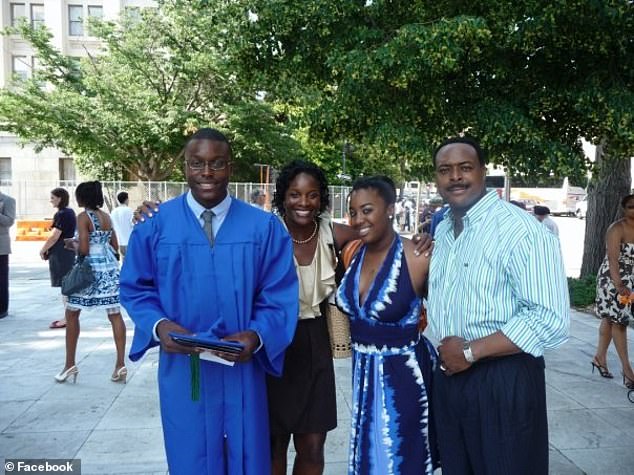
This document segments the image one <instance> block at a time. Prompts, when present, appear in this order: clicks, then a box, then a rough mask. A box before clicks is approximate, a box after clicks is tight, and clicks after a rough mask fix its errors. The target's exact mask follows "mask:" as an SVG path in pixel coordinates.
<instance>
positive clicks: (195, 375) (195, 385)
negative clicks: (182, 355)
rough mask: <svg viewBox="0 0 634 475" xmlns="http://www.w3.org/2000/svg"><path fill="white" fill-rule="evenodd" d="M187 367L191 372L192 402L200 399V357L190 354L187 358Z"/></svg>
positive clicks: (196, 354)
mask: <svg viewBox="0 0 634 475" xmlns="http://www.w3.org/2000/svg"><path fill="white" fill-rule="evenodd" d="M189 366H190V368H191V371H192V401H198V400H199V399H200V355H199V354H198V353H192V354H191V355H190V357H189Z"/></svg>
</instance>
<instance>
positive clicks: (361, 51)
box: [232, 0, 634, 181]
mask: <svg viewBox="0 0 634 475" xmlns="http://www.w3.org/2000/svg"><path fill="white" fill-rule="evenodd" d="M232 4H233V5H234V6H237V5H240V6H241V8H242V9H243V11H244V12H249V13H250V14H251V15H252V16H255V17H257V19H256V20H253V21H250V22H243V23H240V24H235V25H234V26H236V27H237V28H239V29H240V33H239V34H237V35H236V36H239V37H240V38H241V39H242V41H241V43H240V44H239V45H238V46H237V48H235V49H233V50H232V54H233V55H234V56H233V60H234V61H235V62H236V64H238V65H239V66H240V68H241V70H242V71H243V72H242V73H241V75H242V76H243V77H249V78H250V79H251V80H253V81H257V82H259V83H260V84H261V86H260V87H261V88H262V89H264V90H267V91H269V92H270V93H272V94H274V95H275V96H276V98H277V99H278V100H281V101H284V100H287V101H292V102H293V103H295V104H303V105H305V107H306V108H307V109H308V111H307V115H306V119H307V126H308V128H309V130H310V135H311V136H315V137H320V138H321V139H322V140H323V141H324V142H326V143H333V142H337V141H338V142H342V141H343V140H349V141H352V142H353V143H354V144H355V146H356V147H357V149H358V150H362V151H363V152H364V155H363V156H360V157H359V160H360V162H361V163H362V167H361V168H363V169H367V170H371V169H374V168H376V167H375V165H374V164H379V163H382V165H381V166H382V167H383V168H384V170H385V171H388V172H390V173H391V172H393V171H395V172H396V173H397V176H396V177H395V178H397V179H398V178H406V177H418V178H421V177H423V178H430V177H431V170H430V163H429V162H430V152H431V150H432V149H433V147H434V145H435V144H437V143H438V142H440V141H441V140H442V139H443V138H445V137H447V136H449V135H456V134H459V133H463V132H466V133H468V134H470V135H473V136H475V137H476V138H478V139H479V140H480V142H481V143H482V144H483V145H484V147H485V148H486V149H488V150H489V152H490V158H491V159H492V161H493V162H495V163H498V164H502V165H504V166H506V167H507V168H508V169H509V171H510V172H511V174H514V175H515V174H519V175H524V176H532V177H541V178H548V177H550V176H551V175H553V174H554V175H555V177H557V178H559V179H563V177H565V176H571V177H576V176H578V175H583V171H584V170H585V169H586V168H587V167H588V166H589V163H587V162H586V160H585V158H584V157H583V153H582V149H581V144H580V142H579V138H580V137H586V138H587V139H589V140H591V141H593V142H595V143H597V142H598V141H599V140H601V139H604V140H607V141H608V142H610V143H614V147H617V148H618V149H619V151H620V153H621V154H623V155H625V154H628V153H629V154H631V153H632V152H634V135H633V134H634V123H633V112H632V111H633V110H634V108H633V106H634V92H633V91H634V73H633V71H634V64H633V62H634V60H633V58H634V42H632V38H633V37H634V9H633V8H632V5H631V2H628V1H622V0H607V1H604V2H587V1H582V0H577V1H564V0H556V1H552V0H532V1H517V2H507V1H501V0H492V1H488V2H471V1H466V0H462V1H461V0H451V1H439V2H416V1H415V2H411V1H410V2H402V1H386V0H373V1H371V2H366V1H357V2H338V1H335V0H321V1H314V2H297V1H293V0H275V1H271V0H249V1H246V0H243V1H239V0H237V1H236V2H232ZM316 98H317V99H316ZM580 171H581V173H580ZM575 181H577V180H575Z"/></svg>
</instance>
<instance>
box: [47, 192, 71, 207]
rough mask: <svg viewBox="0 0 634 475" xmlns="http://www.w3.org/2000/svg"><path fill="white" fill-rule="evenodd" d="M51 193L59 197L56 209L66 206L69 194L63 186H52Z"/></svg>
mask: <svg viewBox="0 0 634 475" xmlns="http://www.w3.org/2000/svg"><path fill="white" fill-rule="evenodd" d="M51 195H53V196H56V197H57V198H59V204H58V205H57V209H64V208H68V203H69V202H70V196H69V195H68V191H66V190H65V189H64V188H53V189H52V190H51Z"/></svg>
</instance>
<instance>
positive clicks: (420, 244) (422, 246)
mask: <svg viewBox="0 0 634 475" xmlns="http://www.w3.org/2000/svg"><path fill="white" fill-rule="evenodd" d="M412 242H413V243H414V255H415V256H425V257H429V256H431V251H432V249H433V246H434V241H433V239H432V237H431V234H427V233H420V234H414V235H413V236H412Z"/></svg>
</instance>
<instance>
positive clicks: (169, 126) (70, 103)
mask: <svg viewBox="0 0 634 475" xmlns="http://www.w3.org/2000/svg"><path fill="white" fill-rule="evenodd" d="M160 3H161V7H160V9H158V10H157V9H144V10H142V14H141V18H140V19H139V18H135V17H132V16H123V17H122V18H120V20H119V21H118V22H92V23H91V33H92V34H93V36H95V37H97V38H98V39H100V40H101V42H102V44H103V47H102V50H101V51H100V52H99V54H95V55H90V56H88V57H86V58H82V59H81V60H80V61H79V62H77V61H76V60H74V59H73V58H70V57H67V56H64V55H62V54H60V53H59V52H58V51H57V50H56V49H55V48H54V47H53V46H52V44H51V38H52V36H51V34H50V33H49V32H48V31H46V30H45V29H37V30H33V29H31V28H30V27H29V25H27V24H26V23H23V24H22V25H20V26H18V27H17V28H9V29H7V30H6V31H5V34H19V35H21V36H23V37H24V38H25V39H26V40H27V41H29V42H30V43H31V44H32V45H33V48H34V50H35V56H37V58H38V60H39V63H40V65H41V69H39V70H37V71H34V74H33V78H32V79H31V80H27V81H16V82H14V83H13V84H12V85H11V87H9V88H7V89H5V90H2V91H0V121H1V122H2V129H4V130H7V131H9V132H12V133H15V134H16V135H18V136H19V137H21V138H22V139H24V140H25V141H28V142H35V143H36V144H37V145H38V146H39V147H40V148H42V147H47V146H54V147H58V148H60V149H61V150H63V151H64V152H66V153H68V154H70V155H72V156H73V157H75V159H76V163H77V164H78V167H79V168H80V169H81V170H82V171H84V172H88V173H91V174H93V175H96V176H97V177H99V178H102V179H120V178H122V176H124V175H125V176H127V177H130V178H133V177H139V178H143V179H152V180H161V179H167V178H170V177H172V176H175V175H176V176H178V174H179V173H180V172H179V169H180V168H181V163H182V161H181V157H180V156H179V153H180V151H181V149H182V147H183V145H184V143H185V141H186V140H187V137H188V136H189V135H190V134H191V133H192V132H193V131H195V130H196V129H197V128H200V127H205V126H212V127H216V128H219V129H220V130H222V131H223V132H225V133H226V134H227V135H228V136H229V137H230V138H232V139H233V148H234V152H235V157H236V161H237V162H238V166H236V167H234V168H235V170H237V172H238V173H237V174H236V176H235V177H234V178H235V179H241V178H244V176H241V173H242V174H244V175H247V176H248V175H249V174H250V173H255V172H254V170H255V169H254V168H253V167H252V166H251V164H252V163H255V162H266V163H273V164H276V163H279V161H280V157H284V156H287V155H292V154H295V153H299V151H300V148H299V146H298V145H297V143H296V141H295V140H293V139H292V137H291V136H290V132H289V130H288V129H287V128H286V126H285V125H284V124H281V123H279V122H278V121H276V120H275V114H274V110H273V109H272V107H271V106H270V105H269V104H266V103H264V102H262V101H258V100H256V91H255V90H254V89H252V88H250V87H249V85H248V84H246V83H244V82H242V81H240V79H239V77H238V76H237V75H236V74H235V72H234V69H233V68H232V67H231V65H230V64H229V63H228V61H227V53H226V48H227V45H229V44H231V42H229V41H227V39H226V32H225V29H224V28H223V25H222V22H221V21H219V18H218V16H217V15H216V14H215V13H214V10H213V9H211V8H210V7H209V5H208V3H209V2H202V1H192V2H180V1H176V0H173V1H162V2H160Z"/></svg>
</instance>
